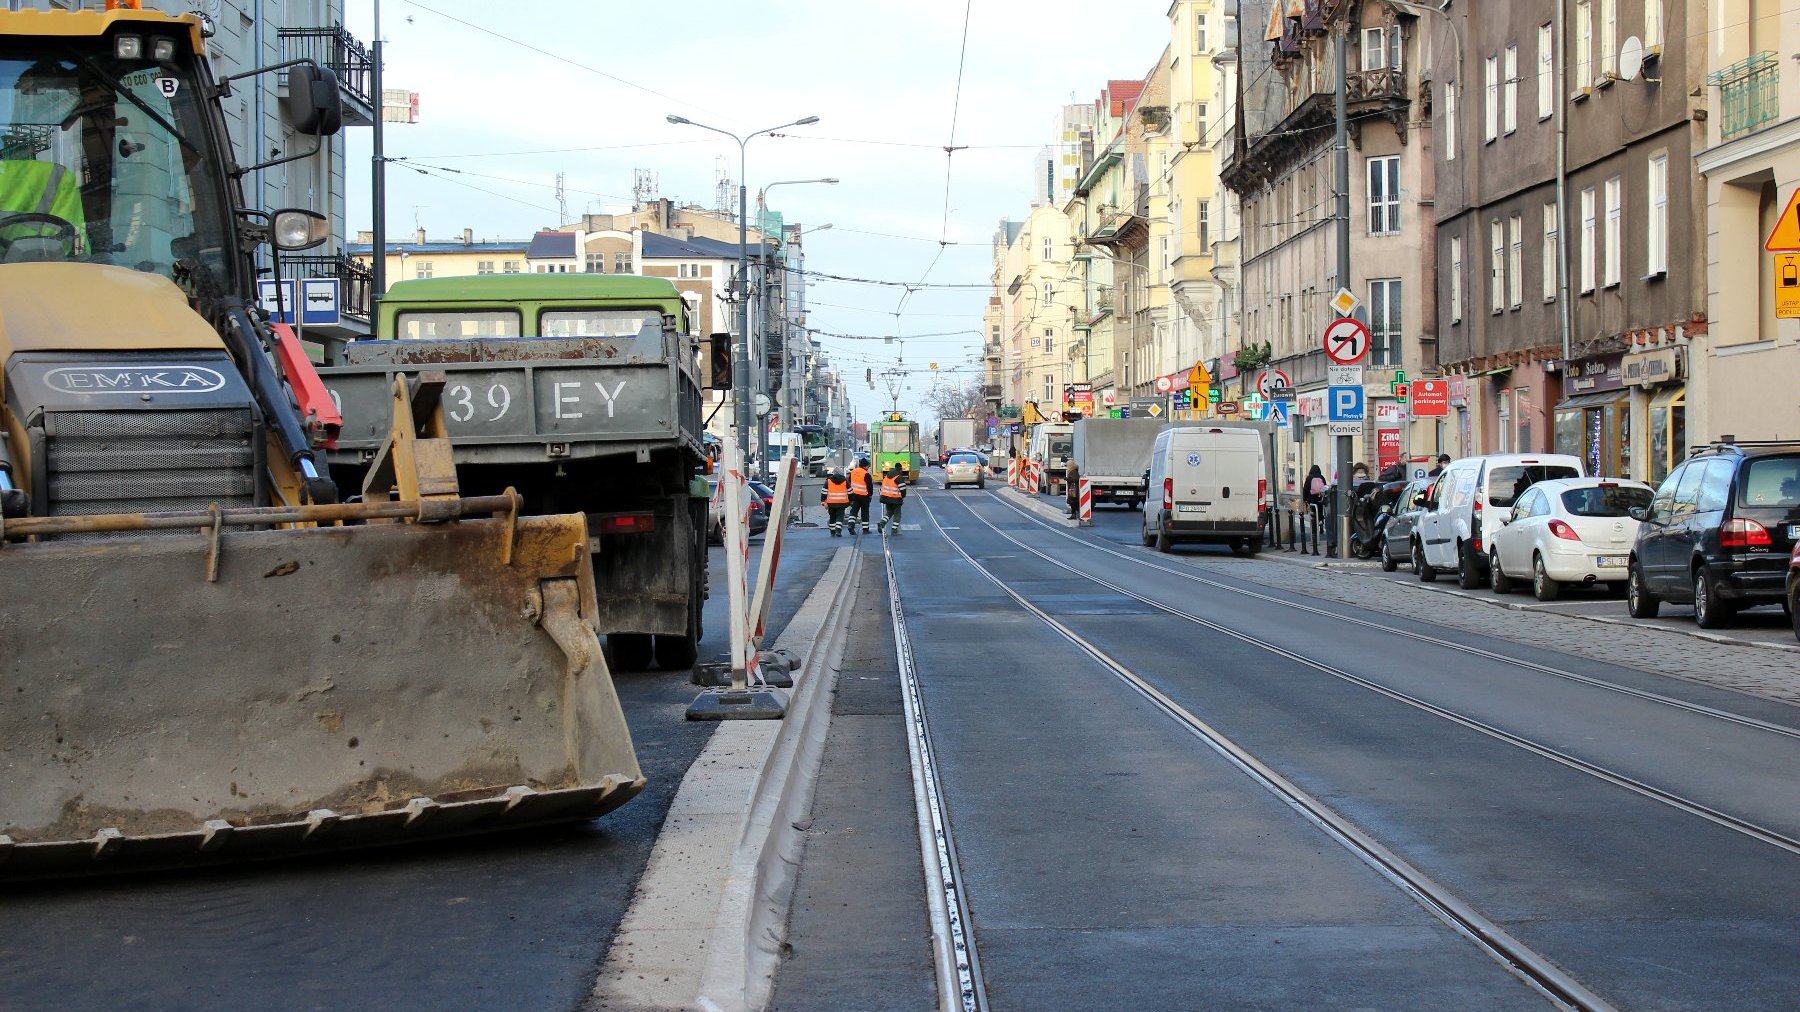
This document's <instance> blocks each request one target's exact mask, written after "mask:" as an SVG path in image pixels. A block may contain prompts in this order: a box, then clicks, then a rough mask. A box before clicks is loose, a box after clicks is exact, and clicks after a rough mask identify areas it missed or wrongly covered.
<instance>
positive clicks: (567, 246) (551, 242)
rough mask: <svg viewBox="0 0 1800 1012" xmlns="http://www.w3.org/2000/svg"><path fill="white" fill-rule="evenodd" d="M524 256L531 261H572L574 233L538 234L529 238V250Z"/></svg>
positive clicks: (573, 256)
mask: <svg viewBox="0 0 1800 1012" xmlns="http://www.w3.org/2000/svg"><path fill="white" fill-rule="evenodd" d="M525 255H526V256H528V257H530V258H531V259H533V260H573V259H575V233H573V232H539V233H538V234H537V235H534V236H532V237H531V248H530V249H528V250H527V251H526V252H525Z"/></svg>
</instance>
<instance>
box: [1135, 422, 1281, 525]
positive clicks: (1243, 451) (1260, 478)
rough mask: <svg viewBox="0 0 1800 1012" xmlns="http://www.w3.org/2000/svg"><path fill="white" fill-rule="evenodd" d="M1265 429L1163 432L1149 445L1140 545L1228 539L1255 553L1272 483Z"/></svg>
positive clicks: (1191, 428) (1209, 428)
mask: <svg viewBox="0 0 1800 1012" xmlns="http://www.w3.org/2000/svg"><path fill="white" fill-rule="evenodd" d="M1268 476H1269V469H1268V462H1267V460H1266V459H1265V457H1264V455H1263V437H1262V433H1260V432H1258V431H1257V430H1255V429H1243V428H1219V427H1215V426H1203V425H1184V426H1177V427H1173V428H1168V429H1164V430H1163V431H1162V432H1161V433H1159V434H1158V435H1157V437H1156V443H1155V444H1154V445H1153V446H1152V447H1151V449H1150V478H1149V488H1148V492H1149V496H1150V501H1149V502H1148V503H1147V504H1146V508H1145V509H1144V544H1146V545H1155V546H1156V550H1157V551H1159V552H1166V551H1168V550H1169V548H1170V546H1172V545H1175V544H1177V543H1182V542H1187V543H1210V544H1229V545H1230V546H1231V550H1232V551H1233V552H1236V553H1242V554H1248V555H1255V554H1256V553H1257V552H1260V551H1262V544H1263V497H1264V496H1266V495H1267V494H1268V487H1269V477H1268Z"/></svg>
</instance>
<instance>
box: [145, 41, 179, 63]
mask: <svg viewBox="0 0 1800 1012" xmlns="http://www.w3.org/2000/svg"><path fill="white" fill-rule="evenodd" d="M150 57H151V59H154V60H155V61H156V62H158V63H173V62H174V61H175V40H174V39H157V40H156V41H155V42H152V43H151V44H150Z"/></svg>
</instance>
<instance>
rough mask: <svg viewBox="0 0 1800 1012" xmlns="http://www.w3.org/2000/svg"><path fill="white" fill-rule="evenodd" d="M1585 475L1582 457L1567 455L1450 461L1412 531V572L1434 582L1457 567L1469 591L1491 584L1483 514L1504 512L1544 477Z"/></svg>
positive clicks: (1458, 578)
mask: <svg viewBox="0 0 1800 1012" xmlns="http://www.w3.org/2000/svg"><path fill="white" fill-rule="evenodd" d="M1585 477H1587V475H1586V474H1585V473H1583V471H1582V469H1581V458H1580V457H1572V456H1570V455H1568V454H1566V453H1490V454H1488V455H1487V456H1485V457H1465V458H1463V459H1462V460H1456V461H1451V462H1450V465H1449V466H1448V467H1445V468H1444V473H1443V474H1440V475H1438V480H1437V484H1436V485H1435V486H1434V487H1433V489H1432V492H1431V494H1430V497H1429V498H1427V499H1426V501H1425V510H1424V512H1422V513H1420V514H1419V519H1418V524H1417V526H1416V527H1415V528H1414V530H1413V543H1412V559H1413V572H1414V573H1417V574H1418V577H1419V579H1421V580H1424V581H1426V582H1430V581H1432V580H1435V579H1437V574H1438V572H1439V571H1440V570H1454V571H1455V572H1456V582H1457V586H1459V587H1461V588H1463V589H1464V590H1474V589H1475V588H1476V587H1480V586H1482V585H1484V584H1486V583H1487V579H1488V575H1487V558H1488V556H1487V546H1486V545H1485V544H1483V542H1482V521H1483V520H1484V518H1488V517H1502V516H1505V515H1506V514H1507V513H1509V512H1511V510H1512V508H1513V502H1514V501H1515V500H1517V499H1518V498H1519V496H1521V495H1523V494H1524V493H1525V490H1526V489H1528V488H1530V487H1531V486H1533V485H1535V484H1537V483H1538V482H1540V481H1549V480H1550V479H1552V478H1585Z"/></svg>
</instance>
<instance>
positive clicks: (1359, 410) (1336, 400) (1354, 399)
mask: <svg viewBox="0 0 1800 1012" xmlns="http://www.w3.org/2000/svg"><path fill="white" fill-rule="evenodd" d="M1364 407H1365V402H1364V400H1363V388H1362V387H1332V388H1331V389H1330V390H1328V391H1327V392H1326V396H1325V410H1326V416H1325V417H1326V418H1328V419H1330V420H1331V421H1334V422H1356V423H1358V424H1359V425H1360V424H1361V423H1362V420H1363V412H1364ZM1358 431H1361V430H1360V429H1359V430H1358Z"/></svg>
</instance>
